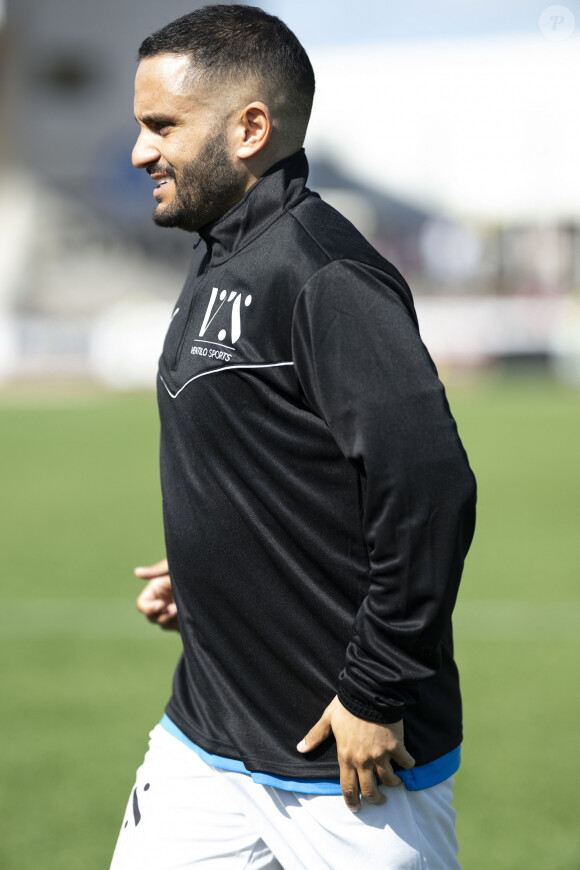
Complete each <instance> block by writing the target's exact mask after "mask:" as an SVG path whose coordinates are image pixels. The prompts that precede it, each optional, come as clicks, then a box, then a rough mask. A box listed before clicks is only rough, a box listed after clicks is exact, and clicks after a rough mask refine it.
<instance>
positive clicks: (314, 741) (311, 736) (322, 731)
mask: <svg viewBox="0 0 580 870" xmlns="http://www.w3.org/2000/svg"><path fill="white" fill-rule="evenodd" d="M331 734H332V728H331V727H330V719H329V717H328V713H327V710H325V711H324V713H323V714H322V716H321V718H320V719H319V720H318V722H317V723H316V725H315V726H314V727H313V728H311V729H310V731H309V732H308V734H307V735H306V737H304V739H303V740H301V741H300V743H299V744H298V746H297V747H296V749H297V750H298V752H310V751H311V750H312V749H314V748H315V747H316V746H319V745H320V744H321V743H322V742H323V740H326V738H327V737H330V735H331Z"/></svg>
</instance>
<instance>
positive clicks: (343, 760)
mask: <svg viewBox="0 0 580 870" xmlns="http://www.w3.org/2000/svg"><path fill="white" fill-rule="evenodd" d="M331 733H333V734H334V737H335V739H336V751H337V754H338V763H339V766H340V788H341V791H342V794H343V797H344V800H345V802H346V805H347V807H348V808H349V810H351V811H352V812H353V813H358V811H359V810H360V808H361V802H360V796H359V787H360V792H361V794H362V796H363V797H364V798H365V799H366V800H367V801H369V802H370V803H371V804H382V803H384V802H385V800H386V798H385V796H384V794H383V793H382V792H381V791H379V788H378V786H377V782H376V777H375V771H376V774H377V775H378V777H379V779H380V780H381V782H382V783H383V784H384V785H399V784H400V783H401V779H400V778H399V777H398V776H397V774H396V773H395V772H394V771H393V768H392V767H391V759H392V760H393V761H396V762H397V763H398V764H400V765H401V767H404V768H406V769H407V770H409V769H410V768H411V767H413V766H414V765H415V759H414V758H413V757H412V756H411V755H409V753H408V752H407V750H406V749H405V744H404V743H403V720H402V719H401V720H399V721H398V722H393V723H392V724H390V725H377V724H376V723H375V722H367V721H366V720H365V719H359V718H358V716H353V714H352V713H349V711H348V710H347V709H346V708H345V707H343V706H342V704H341V703H340V701H339V700H338V697H334V698H333V700H332V701H331V702H330V704H329V705H328V707H327V708H326V710H325V711H324V713H323V714H322V716H321V718H320V719H319V720H318V722H317V723H316V725H315V726H314V728H311V729H310V731H309V732H308V734H307V735H306V737H305V738H304V740H302V741H301V742H300V743H299V744H298V746H297V747H296V748H297V749H298V751H299V752H310V751H311V750H312V749H314V747H315V746H318V745H319V744H320V743H322V741H323V740H326V738H327V737H329V736H330V734H331Z"/></svg>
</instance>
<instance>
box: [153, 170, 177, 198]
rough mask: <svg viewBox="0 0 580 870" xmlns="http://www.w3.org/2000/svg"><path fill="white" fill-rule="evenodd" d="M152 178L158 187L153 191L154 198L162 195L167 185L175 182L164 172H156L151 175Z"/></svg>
mask: <svg viewBox="0 0 580 870" xmlns="http://www.w3.org/2000/svg"><path fill="white" fill-rule="evenodd" d="M151 178H152V179H153V180H154V181H156V182H157V187H156V188H155V190H154V191H153V196H156V197H158V196H160V195H161V193H162V191H163V189H164V188H165V186H166V185H168V184H170V183H171V182H173V178H172V176H171V175H166V174H165V173H163V172H155V173H153V174H152V175H151Z"/></svg>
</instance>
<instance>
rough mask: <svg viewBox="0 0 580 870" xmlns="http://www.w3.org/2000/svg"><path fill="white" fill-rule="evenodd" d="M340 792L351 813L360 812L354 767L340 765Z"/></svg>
mask: <svg viewBox="0 0 580 870" xmlns="http://www.w3.org/2000/svg"><path fill="white" fill-rule="evenodd" d="M339 763H340V762H339ZM340 790H341V792H342V796H343V798H344V802H345V804H346V805H347V807H348V809H349V810H350V811H351V813H358V812H360V809H361V802H360V795H359V792H358V776H357V775H356V770H355V769H354V767H350V766H349V765H347V764H344V763H342V764H340Z"/></svg>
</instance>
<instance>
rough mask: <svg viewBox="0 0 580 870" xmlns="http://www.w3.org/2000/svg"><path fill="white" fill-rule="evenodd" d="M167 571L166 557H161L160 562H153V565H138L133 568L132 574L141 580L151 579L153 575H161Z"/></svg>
mask: <svg viewBox="0 0 580 870" xmlns="http://www.w3.org/2000/svg"><path fill="white" fill-rule="evenodd" d="M168 573H169V566H168V564H167V559H161V561H160V562H155V564H153V565H146V566H140V567H139V568H135V570H134V574H135V576H136V577H140V578H141V579H142V580H152V579H153V578H154V577H161V576H162V575H163V574H168Z"/></svg>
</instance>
